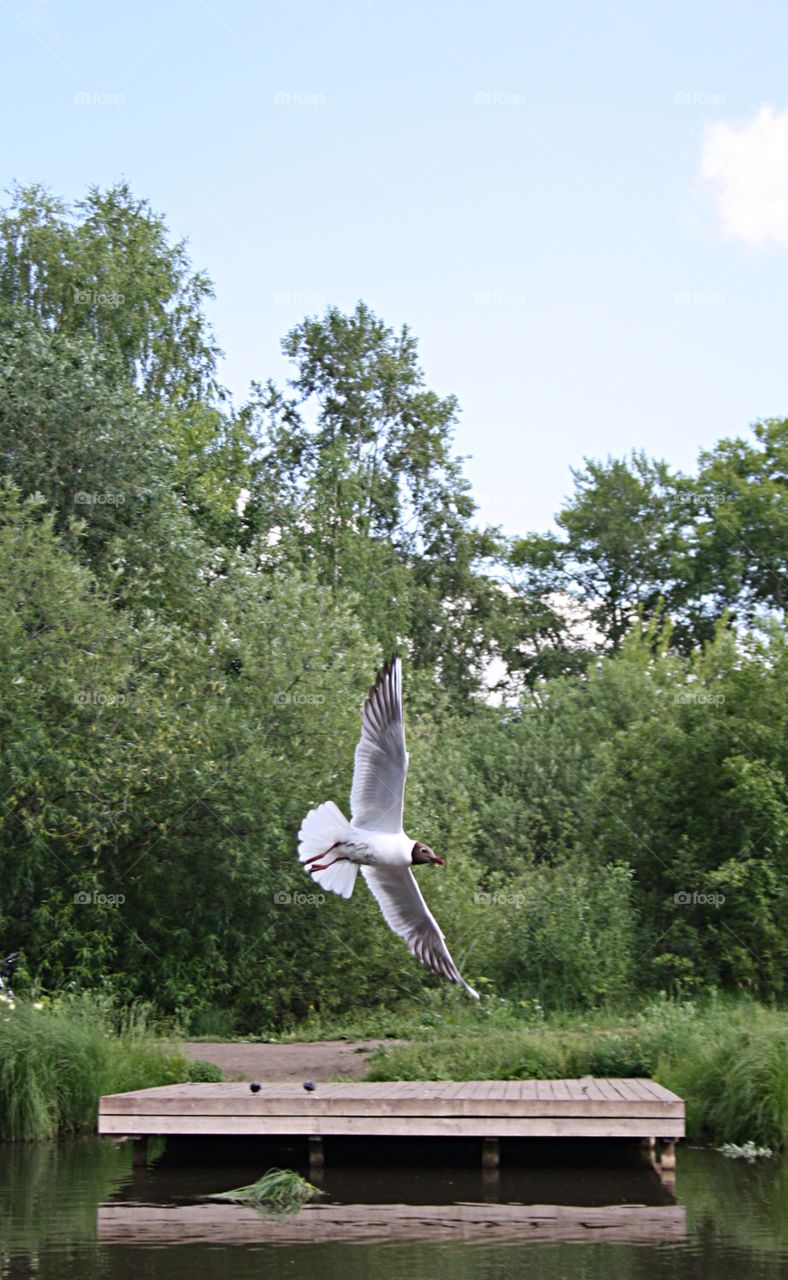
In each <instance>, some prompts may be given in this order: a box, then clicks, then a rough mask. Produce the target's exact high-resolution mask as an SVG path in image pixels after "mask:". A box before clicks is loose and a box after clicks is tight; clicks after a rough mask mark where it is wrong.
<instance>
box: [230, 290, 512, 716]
mask: <svg viewBox="0 0 788 1280" xmlns="http://www.w3.org/2000/svg"><path fill="white" fill-rule="evenodd" d="M282 345H283V350H284V351H285V353H286V354H287V355H288V356H290V357H291V359H292V360H293V362H294V364H295V373H294V376H293V378H292V379H291V380H290V384H289V385H290V392H291V393H290V394H289V395H286V394H284V393H283V392H282V391H280V390H279V389H277V388H276V387H275V386H273V385H272V384H270V383H269V384H268V385H267V386H266V387H264V388H263V387H258V388H257V392H256V399H255V401H254V402H253V404H252V405H251V406H250V407H249V410H248V412H249V414H250V416H251V419H252V420H253V422H254V423H255V427H256V434H258V435H259V438H260V442H261V453H262V458H261V463H260V468H259V472H258V477H257V480H256V482H255V484H254V486H253V500H252V502H251V503H250V505H249V507H248V509H247V511H248V518H249V522H250V534H257V535H258V536H259V535H261V534H262V535H263V539H264V546H265V547H266V548H270V545H271V541H272V539H276V540H279V550H278V555H279V556H280V557H281V558H282V560H283V561H289V562H291V563H292V562H295V563H298V564H308V565H312V566H314V568H315V570H316V572H317V575H318V579H319V581H321V582H323V583H325V584H326V585H327V586H329V587H330V588H331V589H332V591H333V592H334V593H337V592H338V591H340V590H347V591H351V592H354V593H355V595H356V598H357V608H358V609H359V611H360V616H361V617H362V619H363V622H364V625H365V627H366V628H367V630H368V631H369V633H370V634H373V635H375V637H376V638H377V639H378V640H379V642H380V644H381V645H382V647H383V648H384V649H389V650H390V649H392V648H393V647H394V646H395V645H396V644H397V643H398V642H399V641H400V640H404V639H405V637H407V638H408V642H409V645H410V648H411V652H412V657H413V661H414V663H415V664H416V665H417V666H418V667H423V668H429V669H430V670H439V671H440V672H441V674H442V678H443V679H444V680H445V681H446V682H447V684H448V686H449V687H451V688H453V689H455V690H457V691H458V693H463V692H466V691H468V690H469V689H472V688H474V687H475V686H476V684H477V683H478V680H479V677H480V674H481V669H482V667H483V665H484V663H485V661H486V660H487V658H488V656H489V655H490V653H491V652H492V650H493V648H494V642H493V637H494V633H495V627H496V620H497V618H498V615H499V613H500V611H501V610H502V609H503V608H504V606H505V597H504V596H503V594H502V593H501V591H500V589H499V588H498V586H497V584H496V583H495V581H494V580H493V578H492V577H491V576H489V575H488V574H485V572H484V571H483V570H484V564H485V562H486V561H489V560H491V559H492V557H494V556H495V555H496V554H497V553H498V552H499V550H500V544H499V540H498V538H497V536H496V533H495V531H494V530H491V529H485V530H477V529H476V528H475V527H474V525H473V523H472V517H473V513H474V510H475V506H474V503H473V500H472V498H471V496H470V492H469V486H468V482H467V481H466V480H465V478H464V477H463V475H462V471H461V467H460V462H459V460H458V459H457V458H456V457H454V455H453V454H452V452H451V432H452V427H453V424H454V422H455V421H456V415H457V404H456V400H455V399H454V397H452V396H449V397H445V398H441V397H439V396H438V395H436V394H435V392H433V391H430V390H428V389H426V388H425V386H424V375H423V373H422V371H421V369H420V367H419V365H418V363H417V354H418V353H417V345H416V340H415V339H414V337H413V335H412V334H411V333H410V331H409V330H408V329H407V327H403V329H402V330H401V331H400V332H399V333H395V332H394V331H393V330H392V329H390V328H388V327H387V326H386V325H384V324H383V322H382V321H381V320H379V319H378V318H377V317H376V316H375V315H373V313H372V312H371V311H370V310H369V308H368V307H366V306H365V305H364V304H363V303H359V304H358V306H357V307H356V310H355V311H354V312H353V314H352V315H349V316H347V315H343V314H342V313H341V312H340V311H338V310H337V309H336V308H329V310H328V311H327V312H326V314H325V316H324V317H323V318H321V319H307V320H304V321H303V322H302V323H301V324H300V325H297V326H296V327H295V328H294V329H293V330H291V332H290V333H289V334H288V335H287V336H286V337H285V339H284V341H283V344H282Z"/></svg>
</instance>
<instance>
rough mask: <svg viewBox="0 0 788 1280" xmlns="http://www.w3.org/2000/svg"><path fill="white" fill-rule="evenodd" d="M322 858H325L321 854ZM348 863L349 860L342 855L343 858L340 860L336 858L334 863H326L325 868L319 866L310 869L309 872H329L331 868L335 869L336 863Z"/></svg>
mask: <svg viewBox="0 0 788 1280" xmlns="http://www.w3.org/2000/svg"><path fill="white" fill-rule="evenodd" d="M332 848H333V845H332ZM328 852H329V853H330V852H331V849H329V850H328ZM320 856H321V857H323V855H322V854H321V855H320ZM347 861H348V859H347V858H346V857H345V856H344V854H343V855H342V856H341V857H339V858H334V861H333V862H327V863H326V865H325V866H324V867H319V866H317V865H315V866H314V867H310V868H309V870H310V871H328V868H329V867H333V865H334V862H347Z"/></svg>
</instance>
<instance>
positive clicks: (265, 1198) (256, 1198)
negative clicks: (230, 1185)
mask: <svg viewBox="0 0 788 1280" xmlns="http://www.w3.org/2000/svg"><path fill="white" fill-rule="evenodd" d="M323 1194H324V1193H323V1192H322V1191H320V1190H319V1189H318V1188H317V1187H313V1186H312V1183H311V1182H307V1180H306V1178H302V1177H301V1175H300V1174H298V1173H294V1172H293V1170H292V1169H269V1170H268V1173H264V1174H263V1176H262V1178H258V1180H257V1182H252V1183H250V1184H249V1186H247V1187H237V1188H236V1189H235V1190H234V1191H218V1192H216V1193H215V1194H214V1195H210V1196H207V1197H206V1198H207V1199H208V1200H231V1201H232V1202H233V1204H248V1205H251V1206H252V1208H254V1209H265V1210H267V1211H268V1212H269V1213H278V1214H288V1213H298V1211H299V1209H301V1208H302V1207H303V1206H304V1205H305V1204H306V1202H307V1200H311V1199H312V1196H316V1195H317V1196H322V1195H323Z"/></svg>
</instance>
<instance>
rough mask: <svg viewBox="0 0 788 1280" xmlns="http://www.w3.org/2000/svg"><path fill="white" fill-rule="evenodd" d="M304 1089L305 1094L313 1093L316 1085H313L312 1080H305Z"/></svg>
mask: <svg viewBox="0 0 788 1280" xmlns="http://www.w3.org/2000/svg"><path fill="white" fill-rule="evenodd" d="M304 1088H305V1089H306V1091H307V1093H314V1092H315V1089H316V1088H317V1085H316V1084H315V1082H314V1080H305V1081H304Z"/></svg>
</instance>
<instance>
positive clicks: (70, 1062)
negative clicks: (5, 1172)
mask: <svg viewBox="0 0 788 1280" xmlns="http://www.w3.org/2000/svg"><path fill="white" fill-rule="evenodd" d="M188 1078H189V1063H188V1062H187V1060H186V1059H185V1058H184V1057H183V1055H182V1054H181V1053H180V1052H179V1051H178V1050H177V1049H176V1048H175V1047H173V1046H172V1045H170V1044H168V1043H167V1042H166V1041H163V1040H161V1039H160V1038H159V1037H158V1035H157V1034H156V1029H155V1027H154V1026H153V1025H152V1023H151V1019H150V1014H149V1013H148V1012H147V1011H146V1010H145V1009H144V1008H141V1007H139V1006H137V1007H131V1008H130V1009H127V1010H126V1011H124V1012H122V1013H121V1014H119V1015H118V1014H116V1013H115V1012H114V1011H113V1009H112V1007H111V1005H109V1004H108V1003H107V1002H106V1001H101V1000H98V1001H97V1000H95V999H91V998H88V997H87V996H84V995H83V996H81V997H78V998H61V999H59V1000H55V1001H51V1002H49V1001H47V1002H45V1003H43V1004H41V1005H40V1007H39V1005H38V1004H36V1003H30V1002H29V1001H26V1000H19V999H17V1000H16V1001H15V1002H13V1001H12V1002H8V1001H5V1002H3V1003H2V1004H0V1139H6V1140H8V1139H11V1140H17V1141H18V1140H20V1139H22V1140H24V1139H30V1138H51V1137H55V1136H56V1135H57V1134H59V1133H74V1132H77V1131H79V1130H81V1129H93V1128H95V1125H96V1116H97V1113H98V1101H99V1098H100V1097H101V1096H102V1095H103V1094H106V1093H122V1092H124V1091H126V1090H130V1089H146V1088H149V1087H151V1086H153V1085H162V1084H174V1083H177V1082H178V1081H181V1080H187V1079H188Z"/></svg>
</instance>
